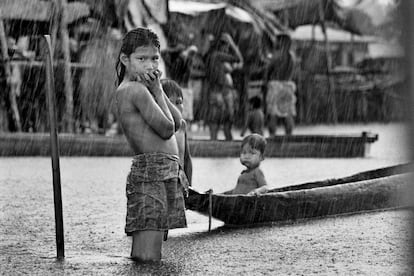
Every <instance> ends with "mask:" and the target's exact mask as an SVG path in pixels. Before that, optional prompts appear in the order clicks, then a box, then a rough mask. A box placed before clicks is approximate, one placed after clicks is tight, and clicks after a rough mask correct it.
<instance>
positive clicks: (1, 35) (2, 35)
mask: <svg viewBox="0 0 414 276" xmlns="http://www.w3.org/2000/svg"><path fill="white" fill-rule="evenodd" d="M0 15H1V13H0ZM0 44H1V53H2V59H3V64H4V72H5V75H6V83H7V88H8V89H7V90H8V93H9V101H10V106H11V109H12V116H13V121H14V124H15V127H16V130H17V131H18V132H20V131H22V124H21V122H20V115H19V108H18V106H17V101H16V91H15V90H14V89H13V87H12V83H11V79H12V71H11V67H10V60H9V54H8V47H7V36H6V31H5V28H4V24H3V20H2V19H1V17H0Z"/></svg>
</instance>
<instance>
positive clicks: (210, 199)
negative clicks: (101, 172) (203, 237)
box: [208, 189, 213, 232]
mask: <svg viewBox="0 0 414 276" xmlns="http://www.w3.org/2000/svg"><path fill="white" fill-rule="evenodd" d="M212 215H213V190H212V189H210V190H208V232H210V231H211V216H212Z"/></svg>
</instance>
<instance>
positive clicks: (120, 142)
mask: <svg viewBox="0 0 414 276" xmlns="http://www.w3.org/2000/svg"><path fill="white" fill-rule="evenodd" d="M58 138H59V152H60V155H62V156H132V155H133V152H132V150H131V149H130V147H129V145H128V143H127V141H126V139H125V137H123V136H117V137H105V136H98V135H77V134H75V135H70V134H59V137H58ZM377 140H378V135H376V134H371V133H366V132H363V133H362V134H359V135H342V136H332V135H294V136H277V137H275V138H272V139H267V142H268V143H267V147H266V152H265V156H267V157H321V158H322V157H323V158H326V157H364V156H366V155H367V154H368V152H369V146H370V144H371V143H374V142H375V141H377ZM189 146H190V151H191V155H192V156H194V157H238V156H239V154H240V146H241V140H235V141H221V140H220V141H211V140H206V139H204V140H201V139H189ZM49 154H50V141H49V135H48V134H38V133H36V134H31V133H19V134H15V133H2V134H0V156H48V155H49Z"/></svg>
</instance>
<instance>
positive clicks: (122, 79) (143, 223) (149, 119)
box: [115, 28, 267, 262]
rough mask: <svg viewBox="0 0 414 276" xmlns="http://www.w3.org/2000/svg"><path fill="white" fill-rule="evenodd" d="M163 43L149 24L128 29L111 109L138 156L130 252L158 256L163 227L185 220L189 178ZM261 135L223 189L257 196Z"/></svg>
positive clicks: (131, 191)
mask: <svg viewBox="0 0 414 276" xmlns="http://www.w3.org/2000/svg"><path fill="white" fill-rule="evenodd" d="M159 59H160V42H159V39H158V37H157V35H156V34H155V33H154V32H152V31H151V30H149V29H146V28H138V29H134V30H132V31H130V32H128V33H127V34H126V35H125V37H124V38H123V41H122V46H121V49H120V53H119V58H118V61H117V65H116V71H117V76H118V88H117V90H116V94H115V98H116V108H117V113H118V118H119V122H120V125H121V127H122V130H123V133H124V135H125V136H126V138H127V141H128V143H129V145H130V147H131V148H132V149H133V151H134V153H135V156H134V157H133V160H132V165H131V170H130V172H129V174H128V177H127V181H126V196H127V214H126V226H125V232H126V233H127V235H129V236H132V250H131V258H133V259H134V260H137V261H141V262H142V261H144V262H148V261H150V262H151V261H159V260H160V259H161V248H162V240H163V238H164V240H165V239H166V238H167V233H168V232H167V231H168V229H173V228H181V227H186V225H187V222H186V217H185V206H184V198H185V196H187V190H188V186H189V185H191V178H192V162H191V156H190V152H189V148H188V143H187V136H186V123H185V120H183V117H182V113H183V111H184V110H183V93H182V88H181V87H180V85H179V84H178V83H177V82H175V81H173V80H170V79H161V77H162V72H161V71H159V70H158V66H159ZM265 146H266V140H265V139H264V137H263V136H261V135H259V134H252V135H249V136H247V137H246V138H245V139H244V140H243V142H242V148H241V154H240V161H241V163H242V164H243V165H244V166H245V167H246V170H244V171H243V172H242V173H241V175H240V176H239V179H238V181H237V185H236V187H235V188H234V189H233V190H231V191H227V192H225V193H226V194H249V195H259V194H262V193H265V192H266V191H267V184H266V181H265V178H264V175H263V172H262V171H261V170H260V168H259V166H260V162H261V161H262V160H263V159H264V151H265Z"/></svg>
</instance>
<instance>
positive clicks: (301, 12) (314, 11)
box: [251, 0, 373, 34]
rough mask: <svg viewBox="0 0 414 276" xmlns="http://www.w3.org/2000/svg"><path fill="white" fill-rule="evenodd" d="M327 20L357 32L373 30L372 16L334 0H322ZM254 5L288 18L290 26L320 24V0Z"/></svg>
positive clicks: (273, 0) (270, 1)
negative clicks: (345, 6)
mask: <svg viewBox="0 0 414 276" xmlns="http://www.w3.org/2000/svg"><path fill="white" fill-rule="evenodd" d="M321 1H322V6H323V8H324V12H325V20H326V21H329V22H333V23H335V24H337V25H339V26H340V27H341V28H342V29H344V30H347V31H349V32H352V33H355V34H368V33H370V32H372V30H373V24H372V20H371V18H370V17H369V16H368V15H367V14H366V13H364V12H363V11H361V10H357V9H351V8H344V7H342V6H340V5H339V4H338V3H337V1H334V0H321ZM251 3H252V5H254V6H256V7H257V8H259V9H261V10H264V11H273V13H275V15H276V16H278V17H279V18H287V22H288V25H289V27H291V28H293V29H294V28H296V27H298V26H301V25H308V24H313V25H315V24H318V23H320V22H321V18H320V16H319V3H320V0H261V1H252V0H251Z"/></svg>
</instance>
